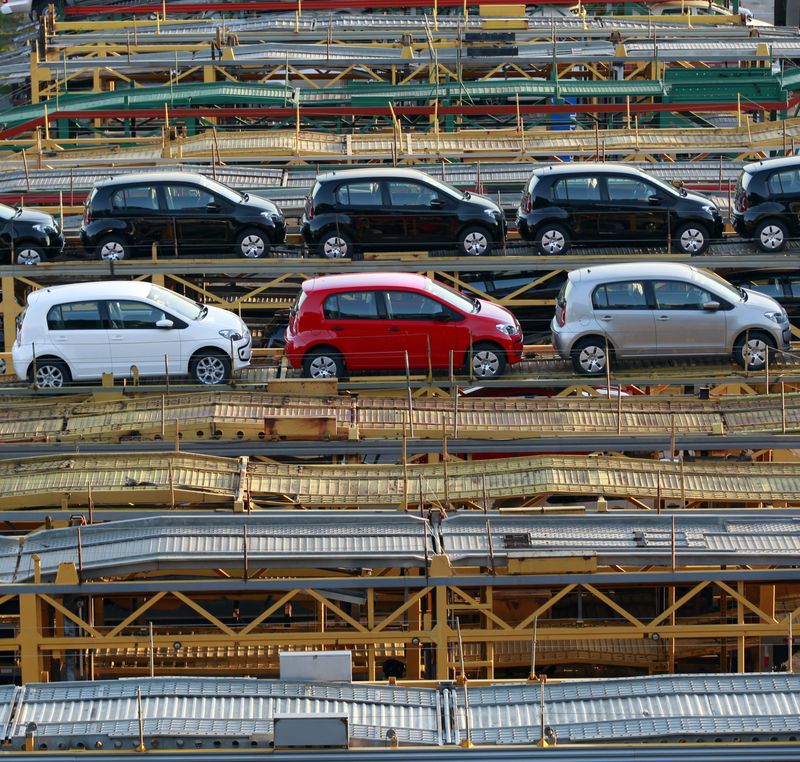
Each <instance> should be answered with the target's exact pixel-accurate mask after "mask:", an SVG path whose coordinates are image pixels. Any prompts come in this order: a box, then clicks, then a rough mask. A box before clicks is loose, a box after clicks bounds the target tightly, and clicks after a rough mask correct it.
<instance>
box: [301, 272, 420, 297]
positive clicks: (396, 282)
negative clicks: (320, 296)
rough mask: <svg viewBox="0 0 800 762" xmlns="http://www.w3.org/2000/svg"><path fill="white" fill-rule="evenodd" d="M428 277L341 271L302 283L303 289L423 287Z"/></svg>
mask: <svg viewBox="0 0 800 762" xmlns="http://www.w3.org/2000/svg"><path fill="white" fill-rule="evenodd" d="M428 281H429V279H428V278H426V277H425V276H424V275H420V274H419V273H343V274H341V275H322V276H320V277H318V278H312V279H311V280H307V281H305V282H304V283H303V291H305V292H306V293H311V292H312V291H328V290H337V291H338V290H347V291H350V290H355V289H359V288H368V289H369V288H414V289H420V288H425V287H426V285H427V283H428Z"/></svg>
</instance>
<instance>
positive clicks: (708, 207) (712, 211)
mask: <svg viewBox="0 0 800 762" xmlns="http://www.w3.org/2000/svg"><path fill="white" fill-rule="evenodd" d="M703 211H704V212H707V213H708V214H719V209H717V207H716V206H714V204H703Z"/></svg>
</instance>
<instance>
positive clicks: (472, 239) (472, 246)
mask: <svg viewBox="0 0 800 762" xmlns="http://www.w3.org/2000/svg"><path fill="white" fill-rule="evenodd" d="M491 253H492V237H491V236H490V235H489V231H487V230H486V228H484V227H481V226H480V225H470V226H469V227H468V228H464V229H463V230H462V231H461V232H460V233H459V235H458V255H459V256H460V257H487V256H489V255H490V254H491Z"/></svg>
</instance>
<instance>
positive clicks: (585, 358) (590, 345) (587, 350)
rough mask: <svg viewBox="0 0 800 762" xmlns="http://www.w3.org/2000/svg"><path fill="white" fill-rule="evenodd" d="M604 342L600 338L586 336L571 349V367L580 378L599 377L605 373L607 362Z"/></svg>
mask: <svg viewBox="0 0 800 762" xmlns="http://www.w3.org/2000/svg"><path fill="white" fill-rule="evenodd" d="M608 354H610V350H609V352H608V353H607V352H606V341H605V339H603V337H602V336H587V337H586V338H585V339H581V340H580V341H578V342H576V343H575V346H574V347H572V352H571V355H572V367H573V368H574V369H575V372H576V373H580V374H581V375H582V376H599V375H600V374H601V373H605V372H606V365H607V363H608V361H609V358H608Z"/></svg>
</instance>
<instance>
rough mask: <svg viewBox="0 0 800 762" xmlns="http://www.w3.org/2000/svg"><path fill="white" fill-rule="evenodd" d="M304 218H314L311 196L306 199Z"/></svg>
mask: <svg viewBox="0 0 800 762" xmlns="http://www.w3.org/2000/svg"><path fill="white" fill-rule="evenodd" d="M306 219H308V220H313V219H314V202H313V201H312V200H311V196H309V197H308V198H307V199H306Z"/></svg>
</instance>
